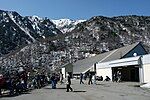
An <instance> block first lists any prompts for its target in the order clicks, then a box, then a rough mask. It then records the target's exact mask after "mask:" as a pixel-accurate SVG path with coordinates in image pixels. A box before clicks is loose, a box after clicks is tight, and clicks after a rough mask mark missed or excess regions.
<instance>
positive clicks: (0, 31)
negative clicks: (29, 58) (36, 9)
mask: <svg viewBox="0 0 150 100" xmlns="http://www.w3.org/2000/svg"><path fill="white" fill-rule="evenodd" d="M56 34H61V32H60V31H59V30H58V29H57V28H56V27H55V25H54V24H53V23H52V22H51V21H50V20H49V19H47V18H43V19H42V18H38V17H37V16H32V17H22V16H21V15H19V14H18V13H17V12H12V11H2V10H0V56H2V55H4V54H8V53H10V52H11V51H12V50H16V49H18V48H20V47H23V46H25V45H27V44H30V43H33V42H35V41H38V40H39V39H42V38H45V37H50V36H55V35H56Z"/></svg>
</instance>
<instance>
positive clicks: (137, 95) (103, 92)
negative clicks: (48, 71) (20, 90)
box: [0, 80, 150, 100]
mask: <svg viewBox="0 0 150 100" xmlns="http://www.w3.org/2000/svg"><path fill="white" fill-rule="evenodd" d="M72 87H73V89H74V92H66V89H65V85H64V84H63V85H60V84H58V85H57V89H51V86H47V87H44V88H42V89H36V90H33V91H31V92H29V93H26V94H22V95H19V96H16V97H1V98H0V100H150V90H148V89H142V88H140V87H139V83H134V82H123V83H113V82H97V85H94V84H93V85H87V84H86V83H85V84H79V80H73V81H72Z"/></svg>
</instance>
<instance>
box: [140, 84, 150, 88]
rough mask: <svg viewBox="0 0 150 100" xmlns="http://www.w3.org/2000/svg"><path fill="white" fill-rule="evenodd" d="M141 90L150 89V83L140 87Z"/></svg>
mask: <svg viewBox="0 0 150 100" xmlns="http://www.w3.org/2000/svg"><path fill="white" fill-rule="evenodd" d="M140 87H141V88H149V89H150V83H147V84H144V85H141V86H140Z"/></svg>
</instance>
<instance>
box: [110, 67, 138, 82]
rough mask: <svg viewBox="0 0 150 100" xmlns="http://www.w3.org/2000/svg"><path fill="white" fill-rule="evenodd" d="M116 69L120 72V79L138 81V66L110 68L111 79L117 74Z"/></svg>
mask: <svg viewBox="0 0 150 100" xmlns="http://www.w3.org/2000/svg"><path fill="white" fill-rule="evenodd" d="M117 71H120V72H121V81H130V82H139V66H127V67H114V68H112V75H113V80H114V78H115V77H116V75H117ZM114 76H115V77H114Z"/></svg>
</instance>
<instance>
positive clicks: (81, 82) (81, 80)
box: [80, 73, 84, 84]
mask: <svg viewBox="0 0 150 100" xmlns="http://www.w3.org/2000/svg"><path fill="white" fill-rule="evenodd" d="M80 84H84V82H83V74H82V73H80Z"/></svg>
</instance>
